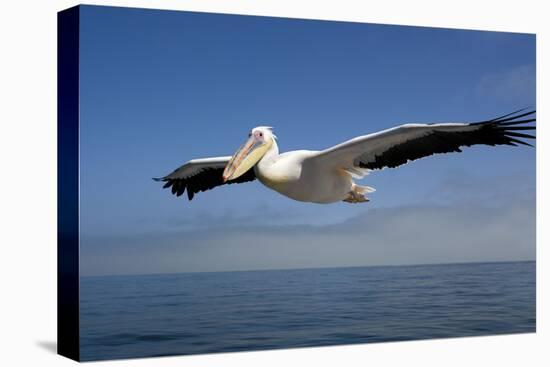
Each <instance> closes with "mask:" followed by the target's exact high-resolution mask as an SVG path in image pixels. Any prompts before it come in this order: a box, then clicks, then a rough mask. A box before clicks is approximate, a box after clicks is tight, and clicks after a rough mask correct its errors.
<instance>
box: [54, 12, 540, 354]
mask: <svg viewBox="0 0 550 367" xmlns="http://www.w3.org/2000/svg"><path fill="white" fill-rule="evenodd" d="M58 27H59V28H58V36H59V45H58V56H59V57H58V92H59V95H58V116H59V126H58V138H59V139H58V144H59V145H58V148H59V155H58V157H59V165H58V167H59V169H58V172H59V176H58V178H59V184H58V185H59V186H58V189H59V205H58V213H59V221H58V222H59V242H58V267H59V274H58V280H59V283H58V333H59V335H58V350H59V353H60V354H62V355H64V356H67V357H69V358H73V359H75V360H80V361H92V360H106V359H120V358H135V357H152V356H167V355H186V354H202V353H220V352H236V351H252V350H266V349H280V348H296V347H317V346H327V345H343V344H359V343H376V342H388V341H402V340H419V339H431V338H452V337H466V336H478V335H496V334H512V333H531V332H535V329H536V314H535V260H536V259H535V152H536V150H535V145H536V141H535V131H534V130H535V126H536V121H535V118H536V113H535V79H536V78H535V47H536V39H535V35H534V34H522V33H510V32H490V31H475V30H462V29H441V28H429V27H411V26H399V25H383V24H363V23H352V22H339V21H321V20H305V19H287V18H273V17H260V16H242V15H227V14H209V13H197V12H185V11H165V10H162V11H161V10H150V9H134V8H118V7H102V6H84V5H81V6H77V7H74V8H70V9H67V10H64V11H61V12H60V13H59V15H58Z"/></svg>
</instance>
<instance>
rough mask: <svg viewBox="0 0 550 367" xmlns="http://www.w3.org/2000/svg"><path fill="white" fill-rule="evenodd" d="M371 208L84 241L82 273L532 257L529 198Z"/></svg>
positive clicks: (531, 201)
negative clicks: (331, 220)
mask: <svg viewBox="0 0 550 367" xmlns="http://www.w3.org/2000/svg"><path fill="white" fill-rule="evenodd" d="M510 200H512V199H509V200H508V201H503V204H501V205H493V206H479V205H478V206H471V205H470V204H466V205H462V206H456V205H444V206H437V205H430V206H410V207H404V208H383V209H370V210H367V211H366V212H364V213H362V214H360V215H357V216H355V217H353V218H351V219H348V220H346V221H344V222H341V223H338V224H332V225H326V226H310V225H296V226H292V225H278V226H273V225H268V224H264V225H262V224H261V223H258V222H256V223H255V224H253V225H244V226H243V225H242V223H241V225H240V226H238V227H237V226H235V227H227V226H224V227H217V226H216V223H211V227H210V228H209V229H201V230H194V231H182V232H178V233H171V234H166V233H165V234H151V235H147V236H133V237H118V238H115V237H107V238H97V237H87V238H83V239H82V244H83V246H82V247H81V256H82V258H81V267H82V273H83V275H94V274H116V273H120V274H124V273H135V274H138V273H162V272H189V271H223V270H250V269H280V268H305V267H333V266H363V265H398V264H422V263H445V262H469V261H508V260H532V259H534V258H535V209H534V205H535V202H534V199H532V198H531V199H520V198H518V199H517V201H510Z"/></svg>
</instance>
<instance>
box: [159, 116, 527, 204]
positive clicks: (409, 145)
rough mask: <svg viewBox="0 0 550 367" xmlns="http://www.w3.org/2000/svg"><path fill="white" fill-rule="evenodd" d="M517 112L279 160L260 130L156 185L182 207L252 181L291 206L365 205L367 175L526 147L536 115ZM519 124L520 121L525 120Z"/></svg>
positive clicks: (412, 128)
mask: <svg viewBox="0 0 550 367" xmlns="http://www.w3.org/2000/svg"><path fill="white" fill-rule="evenodd" d="M522 111H524V110H519V111H515V112H513V113H510V114H507V115H504V116H500V117H497V118H494V119H492V120H486V121H480V122H472V123H437V124H405V125H401V126H398V127H394V128H391V129H387V130H383V131H380V132H376V133H374V134H369V135H364V136H358V137H356V138H353V139H351V140H348V141H345V142H343V143H341V144H338V145H335V146H333V147H331V148H328V149H325V150H321V151H313V150H297V151H291V152H287V153H283V154H279V148H278V146H277V141H276V136H275V135H274V134H273V129H272V128H271V127H267V126H259V127H256V128H254V129H252V130H251V131H250V133H249V134H248V140H247V141H246V142H245V143H244V145H243V146H242V147H241V148H240V149H239V150H237V152H236V153H235V154H234V155H233V156H232V157H230V156H227V157H215V158H201V159H193V160H191V161H189V162H187V163H185V164H184V165H183V166H181V167H179V168H178V169H176V170H175V171H174V172H172V173H170V174H169V175H167V176H164V177H161V178H155V180H156V181H164V182H166V184H165V185H164V188H168V187H172V193H173V194H175V195H177V196H180V195H181V194H183V192H184V191H185V190H186V189H187V196H188V198H189V200H192V199H193V196H194V195H195V194H196V193H197V192H199V191H206V190H210V189H212V188H214V187H216V186H221V185H225V184H232V183H241V182H247V181H253V180H255V179H256V178H257V179H258V180H260V182H261V183H262V184H264V185H265V186H267V187H269V188H270V189H272V190H275V191H277V192H278V193H280V194H282V195H285V196H287V197H289V198H291V199H294V200H298V201H303V202H312V203H321V204H327V203H334V202H338V201H345V202H348V203H361V202H366V201H369V199H368V198H367V197H366V194H367V193H369V192H372V191H374V189H373V188H371V187H368V186H360V185H357V184H356V183H355V182H354V181H353V179H354V178H355V179H360V178H363V177H364V176H365V175H367V173H368V172H369V171H370V170H373V169H382V168H385V167H392V168H393V167H397V166H400V165H402V164H405V163H407V162H409V161H412V160H415V159H418V158H422V157H427V156H430V155H433V154H436V153H449V152H461V149H460V148H461V147H463V146H471V145H476V144H485V145H491V146H495V145H513V146H516V145H517V144H523V145H529V146H531V144H528V143H526V142H525V141H522V140H520V138H527V139H534V138H535V137H534V136H533V135H528V134H524V133H521V132H519V131H522V130H534V129H535V126H529V125H526V124H528V123H530V122H533V121H535V120H536V118H534V117H533V116H531V115H533V114H534V113H535V111H530V112H524V113H520V112H522ZM524 117H525V119H522V118H524Z"/></svg>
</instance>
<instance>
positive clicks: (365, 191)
mask: <svg viewBox="0 0 550 367" xmlns="http://www.w3.org/2000/svg"><path fill="white" fill-rule="evenodd" d="M354 191H355V192H357V193H358V194H370V193H371V192H375V191H376V189H375V188H374V187H370V186H360V185H357V184H354Z"/></svg>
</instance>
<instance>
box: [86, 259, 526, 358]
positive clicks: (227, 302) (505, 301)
mask: <svg viewBox="0 0 550 367" xmlns="http://www.w3.org/2000/svg"><path fill="white" fill-rule="evenodd" d="M80 316H81V325H80V326H81V358H82V360H98V359H114V358H130V357H145V356H165V355H177V354H196V353H214V352H232V351H248V350H260V349H274V348H291V347H308V346H322V345H337V344H355V343H373V342H386V341H398V340H416V339H429V338H448V337H460V336H475V335H491V334H509V333H527V332H534V331H535V327H536V322H535V320H536V313H535V262H507V263H472V264H451V265H421V266H384V267H355V268H330V269H303V270H273V271H272V270H269V271H244V272H219V273H182V274H169V275H132V276H101V277H83V278H82V279H81V314H80Z"/></svg>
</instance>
